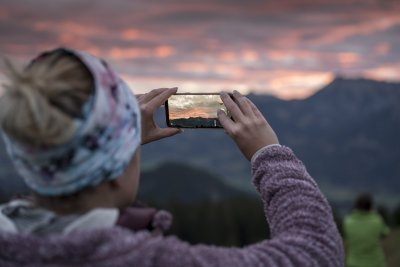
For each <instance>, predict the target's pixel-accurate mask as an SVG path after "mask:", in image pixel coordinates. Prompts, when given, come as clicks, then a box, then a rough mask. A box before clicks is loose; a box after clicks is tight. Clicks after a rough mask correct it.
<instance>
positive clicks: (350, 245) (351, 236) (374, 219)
mask: <svg viewBox="0 0 400 267" xmlns="http://www.w3.org/2000/svg"><path fill="white" fill-rule="evenodd" d="M373 206H374V204H373V199H372V196H371V195H370V194H368V193H362V194H360V195H359V196H358V197H357V199H356V200H355V202H354V209H353V211H352V212H351V213H350V214H349V215H348V216H346V217H345V219H344V224H343V233H344V243H345V251H346V266H347V267H382V266H386V263H385V255H384V253H383V250H382V247H381V244H380V241H381V239H383V238H384V237H385V236H387V235H388V234H389V228H388V226H387V225H386V224H385V222H384V220H383V218H382V217H381V216H380V215H379V214H378V213H377V212H376V211H375V210H374V209H373Z"/></svg>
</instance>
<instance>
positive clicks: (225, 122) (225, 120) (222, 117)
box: [217, 109, 235, 132]
mask: <svg viewBox="0 0 400 267" xmlns="http://www.w3.org/2000/svg"><path fill="white" fill-rule="evenodd" d="M217 115H218V120H219V122H220V123H221V125H222V127H224V130H225V131H226V132H229V130H230V129H231V128H232V127H233V126H234V125H235V123H234V122H233V121H232V120H231V119H230V118H229V117H228V116H227V115H226V113H225V112H224V111H223V110H222V109H219V110H218V112H217Z"/></svg>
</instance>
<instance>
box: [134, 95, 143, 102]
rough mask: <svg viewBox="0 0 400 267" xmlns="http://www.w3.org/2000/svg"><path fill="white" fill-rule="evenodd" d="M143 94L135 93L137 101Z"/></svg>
mask: <svg viewBox="0 0 400 267" xmlns="http://www.w3.org/2000/svg"><path fill="white" fill-rule="evenodd" d="M144 95H145V94H136V95H135V97H136V99H137V101H138V102H140V99H141V98H142V97H143V96H144Z"/></svg>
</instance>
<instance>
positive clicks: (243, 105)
mask: <svg viewBox="0 0 400 267" xmlns="http://www.w3.org/2000/svg"><path fill="white" fill-rule="evenodd" d="M233 97H234V99H235V102H236V104H237V105H238V106H239V108H240V110H241V111H242V112H243V114H244V115H252V114H253V110H252V108H251V106H250V105H249V103H248V102H247V100H246V99H247V98H246V97H244V96H243V95H242V94H241V93H239V92H238V91H236V90H235V91H233Z"/></svg>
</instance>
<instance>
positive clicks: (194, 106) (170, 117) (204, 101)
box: [165, 93, 227, 128]
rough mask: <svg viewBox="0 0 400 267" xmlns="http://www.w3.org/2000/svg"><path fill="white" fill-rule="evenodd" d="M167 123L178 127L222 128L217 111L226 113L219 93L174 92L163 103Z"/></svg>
mask: <svg viewBox="0 0 400 267" xmlns="http://www.w3.org/2000/svg"><path fill="white" fill-rule="evenodd" d="M165 108H166V112H165V113H166V118H167V125H168V126H169V127H178V128H222V125H221V124H220V122H219V120H218V115H217V111H218V110H219V109H222V110H224V111H225V113H227V110H226V107H225V105H224V103H223V102H222V100H221V97H220V94H218V93H217V94H175V95H172V96H170V98H169V99H168V100H167V102H166V103H165Z"/></svg>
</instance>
